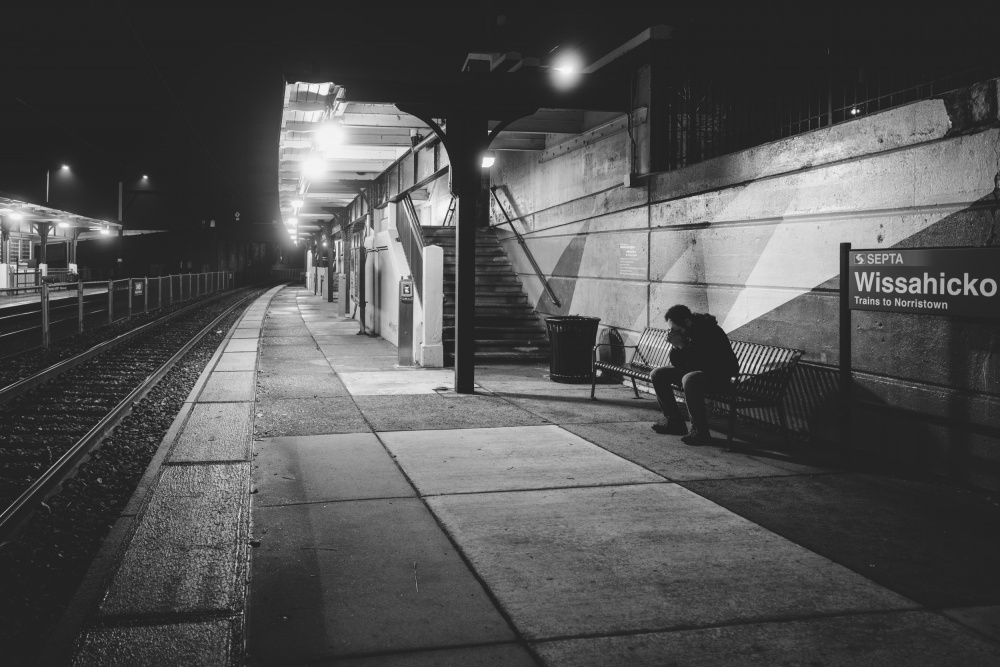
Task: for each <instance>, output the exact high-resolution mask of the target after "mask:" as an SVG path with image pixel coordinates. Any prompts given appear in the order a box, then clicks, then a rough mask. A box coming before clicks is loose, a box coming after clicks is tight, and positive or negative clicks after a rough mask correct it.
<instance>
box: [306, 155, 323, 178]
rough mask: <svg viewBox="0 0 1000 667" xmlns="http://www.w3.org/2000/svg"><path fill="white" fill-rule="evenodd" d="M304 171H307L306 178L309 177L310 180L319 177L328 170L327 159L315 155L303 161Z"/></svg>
mask: <svg viewBox="0 0 1000 667" xmlns="http://www.w3.org/2000/svg"><path fill="white" fill-rule="evenodd" d="M302 171H303V173H305V175H306V178H309V179H310V180H311V179H315V178H319V177H320V176H322V175H323V173H324V172H325V171H326V160H324V159H323V158H321V157H319V156H317V155H313V156H312V157H310V158H308V159H307V160H306V161H305V162H303V163H302Z"/></svg>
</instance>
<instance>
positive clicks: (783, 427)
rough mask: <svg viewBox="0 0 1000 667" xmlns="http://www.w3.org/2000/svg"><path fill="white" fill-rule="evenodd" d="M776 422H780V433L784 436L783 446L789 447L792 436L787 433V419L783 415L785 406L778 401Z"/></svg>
mask: <svg viewBox="0 0 1000 667" xmlns="http://www.w3.org/2000/svg"><path fill="white" fill-rule="evenodd" d="M778 423H780V424H781V435H782V436H784V438H785V447H788V448H791V446H792V438H791V436H790V435H789V433H788V419H787V418H786V417H785V406H784V405H782V404H781V402H780V401H779V402H778Z"/></svg>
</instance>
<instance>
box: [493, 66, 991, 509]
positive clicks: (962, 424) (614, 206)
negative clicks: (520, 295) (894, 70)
mask: <svg viewBox="0 0 1000 667" xmlns="http://www.w3.org/2000/svg"><path fill="white" fill-rule="evenodd" d="M997 88H998V86H997V81H990V82H986V83H984V84H979V85H977V86H974V87H972V88H970V89H966V90H963V91H959V92H958V93H955V94H951V95H949V96H946V97H945V98H944V99H932V100H926V101H922V102H918V103H914V104H909V105H906V106H903V107H898V108H895V109H892V110H889V111H885V112H882V113H878V114H873V115H871V116H868V117H862V118H859V119H857V120H854V121H851V122H849V123H844V124H840V125H835V126H832V127H828V128H824V129H821V130H816V131H813V132H810V133H807V134H802V135H798V136H795V137H791V138H788V139H784V140H780V141H776V142H772V143H769V144H765V145H761V146H757V147H755V148H752V149H749V150H745V151H742V152H738V153H733V154H730V155H726V156H722V157H719V158H715V159H711V160H707V161H705V162H702V163H699V164H696V165H692V166H689V167H686V168H683V169H679V170H676V171H672V172H667V173H660V174H654V175H650V176H648V177H646V178H644V179H641V180H640V181H639V183H640V184H639V186H638V187H626V186H625V185H624V179H625V176H626V174H628V172H629V167H630V164H631V158H630V155H631V154H630V150H631V146H630V144H631V141H630V139H629V136H628V134H627V133H625V132H620V133H618V134H614V135H611V136H604V137H597V138H595V139H594V140H593V141H590V142H581V146H580V147H579V148H576V149H575V150H571V151H568V152H565V153H562V154H559V155H556V156H552V157H547V156H551V155H552V153H551V152H546V153H542V154H539V153H513V152H504V153H501V156H500V159H498V160H497V163H496V164H495V165H494V167H493V169H492V172H491V179H492V184H493V185H494V186H499V188H500V189H499V191H498V194H499V193H503V196H501V201H502V202H503V203H504V207H505V208H506V209H507V212H508V214H510V215H511V217H512V218H513V219H514V225H516V226H517V227H518V231H520V232H521V234H522V236H523V237H524V239H525V241H526V244H527V246H528V248H529V249H530V251H531V252H532V253H533V255H534V257H535V259H536V261H537V263H538V264H539V265H540V267H541V270H542V272H543V273H544V274H545V276H546V278H547V279H548V280H549V283H550V285H551V286H552V287H553V288H554V291H555V292H556V294H557V296H558V297H559V299H560V301H561V306H560V307H556V306H555V304H554V303H553V302H552V301H551V299H549V298H548V296H547V295H546V294H545V291H544V289H543V287H542V285H541V282H540V281H539V279H538V278H537V277H536V276H535V273H534V271H533V269H532V268H531V266H530V264H529V262H528V260H527V258H526V257H525V255H524V253H523V252H522V251H521V249H520V247H519V245H518V243H517V242H516V239H515V238H514V236H513V234H512V233H511V231H510V228H509V225H507V223H506V220H505V218H504V216H503V213H502V212H500V211H499V210H498V208H497V206H496V204H495V203H491V205H492V211H491V224H493V225H495V226H496V228H497V231H498V234H499V235H500V236H501V238H502V239H503V242H504V245H505V248H506V250H507V252H508V255H509V256H510V257H511V260H512V262H513V263H514V264H515V266H516V268H517V270H518V272H519V274H520V276H521V280H522V282H523V284H524V285H525V288H526V291H527V292H528V294H529V298H530V299H531V300H532V301H533V302H534V303H535V305H536V309H537V310H538V311H539V312H540V313H542V314H543V315H562V314H573V315H589V316H596V317H600V318H601V325H602V327H604V326H614V327H616V328H618V329H619V331H621V333H622V334H623V336H625V337H626V339H627V341H626V342H628V343H632V344H634V343H635V342H636V340H637V338H638V336H639V334H640V333H641V332H642V330H643V328H645V327H646V326H662V325H663V313H664V312H665V311H666V309H667V308H668V307H670V306H671V305H673V304H674V303H684V304H687V305H688V306H690V307H691V308H692V310H694V311H698V312H705V311H707V312H710V313H712V314H713V315H715V316H716V317H717V318H718V320H719V322H720V324H721V325H722V327H723V329H725V330H726V332H727V333H728V334H729V336H730V337H731V338H735V339H741V340H749V341H754V342H759V343H766V344H773V345H780V346H786V347H794V348H799V349H802V350H804V351H805V356H804V362H805V363H804V364H803V366H802V368H801V370H800V372H799V373H798V374H797V377H796V378H795V381H794V382H793V387H792V391H791V392H790V395H789V399H788V404H789V405H788V407H789V409H790V411H791V413H792V423H793V428H794V429H795V430H796V431H798V432H800V433H801V434H803V435H808V436H809V437H810V438H814V439H820V440H827V441H831V442H833V441H836V437H837V432H836V397H837V388H836V367H837V365H838V363H839V357H838V349H839V347H838V331H839V328H838V327H839V320H838V298H839V293H838V284H839V283H838V280H839V244H840V243H841V242H845V241H847V242H850V243H851V244H852V245H853V247H855V248H894V247H895V248H906V247H938V246H967V247H990V246H998V245H1000V210H998V205H1000V131H998V129H997V128H998V125H1000V118H998V112H997V109H998V106H1000V104H998V96H997ZM643 129H644V128H642V127H641V126H640V127H639V128H637V131H636V132H635V133H633V136H642V130H643ZM852 324H853V347H854V353H853V368H854V371H855V396H856V399H857V410H856V414H855V443H856V446H860V447H861V448H863V449H865V450H867V451H868V453H869V454H872V455H875V456H886V457H890V458H892V459H894V460H896V461H903V462H906V463H910V464H912V465H913V466H914V467H915V468H917V469H920V470H924V471H930V472H933V473H936V474H943V475H948V476H951V477H953V478H958V479H960V480H961V481H963V482H966V483H970V484H973V485H977V486H981V487H984V488H989V489H991V490H998V489H1000V429H998V426H1000V323H997V322H991V321H987V320H975V319H963V318H955V317H948V316H931V315H908V314H890V313H878V312H864V311H854V313H853V321H852Z"/></svg>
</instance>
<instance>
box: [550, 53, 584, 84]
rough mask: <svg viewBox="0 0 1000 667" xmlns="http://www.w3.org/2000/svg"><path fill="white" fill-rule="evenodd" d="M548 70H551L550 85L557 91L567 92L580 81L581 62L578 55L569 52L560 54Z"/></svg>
mask: <svg viewBox="0 0 1000 667" xmlns="http://www.w3.org/2000/svg"><path fill="white" fill-rule="evenodd" d="M550 69H551V70H552V84H553V85H554V86H555V87H556V88H557V89H558V90H567V89H569V88H572V87H573V86H575V85H576V84H577V83H578V82H579V81H580V76H581V74H580V73H581V71H582V70H583V61H582V60H581V59H580V56H579V54H577V53H575V52H573V51H569V52H566V53H562V54H560V55H559V56H558V57H557V58H556V59H555V61H554V62H553V63H552V65H551V66H550Z"/></svg>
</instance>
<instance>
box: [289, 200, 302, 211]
mask: <svg viewBox="0 0 1000 667" xmlns="http://www.w3.org/2000/svg"><path fill="white" fill-rule="evenodd" d="M303 204H305V202H304V201H302V200H301V199H293V200H292V208H294V209H295V210H299V209H300V208H302V205H303Z"/></svg>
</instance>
